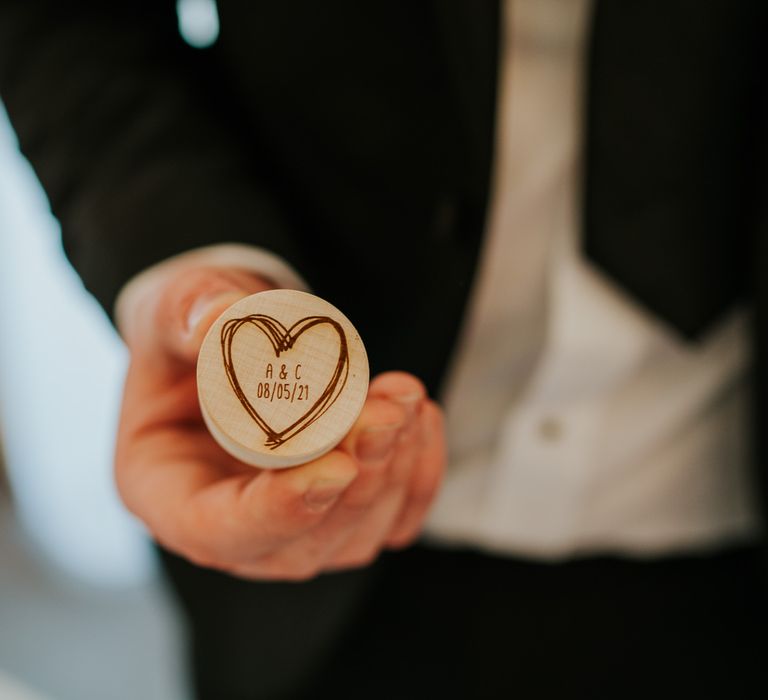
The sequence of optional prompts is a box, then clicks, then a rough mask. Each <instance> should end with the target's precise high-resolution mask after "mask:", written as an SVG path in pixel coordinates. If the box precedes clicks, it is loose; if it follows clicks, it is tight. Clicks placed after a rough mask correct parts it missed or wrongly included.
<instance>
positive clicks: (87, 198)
mask: <svg viewBox="0 0 768 700" xmlns="http://www.w3.org/2000/svg"><path fill="white" fill-rule="evenodd" d="M214 75H215V70H214V59H213V58H212V57H211V56H210V55H209V54H207V53H206V52H201V51H199V50H196V49H193V48H191V47H188V46H187V45H186V44H184V42H183V41H182V39H181V37H180V35H179V33H178V29H177V18H176V13H175V3H174V2H172V1H170V0H134V1H132V2H125V3H112V2H103V1H93V0H80V1H77V2H76V1H74V0H73V1H72V2H69V1H68V2H59V1H58V0H0V97H2V100H3V102H4V104H5V107H6V109H7V111H8V114H9V116H10V119H11V122H12V124H13V126H14V128H15V130H16V133H17V135H18V138H19V143H20V147H21V150H22V152H23V153H24V155H25V156H26V157H27V158H28V159H29V161H30V162H31V164H32V166H33V168H34V169H35V171H36V173H37V175H38V177H39V179H40V181H41V182H42V184H43V187H44V188H45V190H46V192H47V194H48V197H49V200H50V204H51V208H52V210H53V213H54V214H55V216H56V217H57V218H58V219H59V221H60V222H61V226H62V237H63V244H64V249H65V252H66V254H67V256H68V257H69V259H70V261H71V262H72V264H73V265H74V267H75V268H76V270H77V271H78V273H79V274H80V276H81V278H82V280H83V282H84V284H85V286H86V287H87V288H88V289H89V290H90V291H91V292H92V293H93V294H94V295H95V296H96V298H97V299H98V300H99V301H100V302H101V304H102V305H103V306H104V308H105V310H106V311H107V313H109V314H110V315H111V314H112V311H113V304H114V300H115V297H116V295H117V292H118V291H119V290H120V288H121V287H122V286H123V285H124V283H125V282H126V281H127V280H128V279H130V278H131V277H133V276H134V275H135V274H136V273H138V272H139V271H141V270H143V269H144V268H146V267H148V266H149V265H152V264H153V263H155V262H157V261H160V260H163V259H165V258H167V257H169V256H171V255H175V254H178V253H181V252H183V251H186V250H189V249H192V248H196V247H199V246H205V245H211V244H214V243H219V242H229V241H233V242H243V243H250V244H253V245H258V246H260V247H262V248H264V249H266V250H268V251H270V252H272V253H274V254H276V255H278V256H280V257H282V258H283V259H285V260H286V261H288V262H289V264H291V265H293V266H294V267H295V268H296V269H297V270H302V267H303V263H302V259H301V258H302V256H301V252H300V251H301V246H300V245H299V243H298V241H297V240H296V239H295V237H294V236H293V235H292V233H291V231H290V226H289V224H288V223H287V221H286V220H285V219H284V217H283V216H282V215H281V211H280V206H279V205H278V204H277V202H276V198H275V195H274V193H273V192H272V191H271V189H270V182H269V178H268V177H267V176H266V175H265V173H266V171H267V168H266V167H265V166H264V165H263V163H262V162H261V159H260V157H259V147H258V134H249V133H248V132H247V130H245V129H242V128H241V127H240V125H239V123H238V120H237V119H234V118H233V115H235V114H236V113H237V109H236V107H235V106H234V105H232V104H229V103H228V99H230V98H231V95H228V94H227V93H226V91H225V90H224V89H221V87H220V85H219V84H217V82H216V81H215V80H213V79H212V77H213V76H214Z"/></svg>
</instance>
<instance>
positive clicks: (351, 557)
mask: <svg viewBox="0 0 768 700" xmlns="http://www.w3.org/2000/svg"><path fill="white" fill-rule="evenodd" d="M378 556H379V548H378V547H375V548H373V549H371V548H366V549H361V550H359V551H354V550H353V551H351V552H349V553H344V554H342V555H340V556H338V557H336V558H335V559H334V560H333V566H334V568H340V569H363V568H365V567H366V566H370V565H371V564H373V563H374V562H375V561H376V559H378Z"/></svg>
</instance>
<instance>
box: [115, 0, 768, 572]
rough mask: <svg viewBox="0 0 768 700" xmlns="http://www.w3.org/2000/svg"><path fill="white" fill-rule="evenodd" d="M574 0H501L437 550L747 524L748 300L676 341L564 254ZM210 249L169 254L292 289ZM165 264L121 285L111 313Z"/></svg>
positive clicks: (280, 278) (750, 521) (750, 510)
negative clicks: (491, 153) (492, 103)
mask: <svg viewBox="0 0 768 700" xmlns="http://www.w3.org/2000/svg"><path fill="white" fill-rule="evenodd" d="M589 11H590V3H589V1H588V0H513V1H512V2H509V1H508V2H507V3H506V5H505V29H506V32H505V40H504V43H503V45H504V50H503V55H502V58H501V61H502V64H501V70H500V86H499V103H498V109H499V119H498V134H497V150H496V165H495V184H494V195H493V201H492V206H491V209H490V212H491V213H490V217H489V227H488V231H487V237H486V241H485V244H484V249H483V254H482V259H481V263H480V264H481V270H480V275H479V276H478V283H477V285H476V288H475V290H474V291H473V295H472V299H471V300H470V313H469V315H468V320H467V323H466V326H465V328H464V331H463V337H462V341H461V343H460V346H459V348H458V351H457V353H456V356H455V359H454V363H453V366H452V368H451V372H450V376H449V379H448V382H447V387H446V391H445V394H444V396H443V399H444V403H445V406H446V411H447V425H448V438H449V448H450V453H451V462H450V466H449V471H448V474H447V476H446V480H445V482H444V484H443V487H442V489H441V491H440V494H439V496H438V498H437V501H436V503H435V505H434V507H433V509H432V511H431V513H430V516H429V518H428V521H427V525H426V529H425V535H426V537H427V538H428V539H430V540H431V541H433V542H434V543H436V544H441V543H442V544H449V545H450V544H455V543H463V544H468V545H472V546H476V547H480V548H484V549H487V550H489V551H494V552H500V553H508V554H521V555H527V556H531V557H538V558H560V557H563V556H570V555H573V554H577V553H580V552H590V553H594V552H619V553H625V554H631V555H641V556H642V555H650V554H660V553H664V552H672V551H679V550H690V549H700V548H706V547H713V546H717V545H719V544H721V543H725V542H728V541H735V540H739V539H746V538H749V537H751V536H753V535H754V534H755V533H756V532H757V530H758V528H759V524H758V520H757V515H756V508H755V506H754V504H753V502H752V499H751V496H750V494H751V488H750V484H749V483H748V478H747V474H748V466H749V465H748V461H749V458H748V445H749V436H748V434H747V426H748V422H749V421H748V420H747V371H748V368H749V365H750V358H749V357H748V353H747V343H746V315H745V313H744V312H739V313H735V314H734V315H733V316H732V317H730V318H728V319H726V320H724V321H723V323H722V324H721V325H720V327H719V328H717V329H716V330H715V331H713V332H712V333H711V334H710V336H709V337H707V338H706V339H705V340H704V341H703V342H701V343H699V344H697V345H691V344H686V343H685V342H683V341H682V340H681V339H680V338H679V337H677V336H676V334H675V333H674V332H673V331H672V330H671V329H669V328H667V327H665V326H664V325H663V324H661V323H660V322H659V321H658V320H657V319H655V318H652V317H651V316H650V315H649V314H647V313H646V312H644V311H643V310H642V309H641V308H640V306H638V305H637V304H636V303H635V302H634V301H633V300H631V299H630V298H628V297H627V296H626V295H625V294H623V293H622V292H621V291H620V290H618V289H616V288H614V287H613V286H612V285H611V284H610V283H609V282H608V281H607V280H606V279H605V278H604V277H603V276H602V275H601V274H600V273H599V271H597V270H596V269H594V268H593V267H592V266H591V265H590V264H589V263H588V262H587V261H586V260H585V259H584V258H583V256H582V255H581V253H580V250H579V245H578V240H579V239H578V236H579V234H580V232H579V230H578V225H577V222H578V220H579V217H578V215H579V210H578V200H579V194H580V193H579V188H580V163H579V151H580V146H581V109H582V104H581V93H582V87H583V67H584V61H583V58H584V47H585V39H586V33H587V29H588V24H589ZM617 235H621V232H620V231H619V232H617ZM222 249H225V250H226V254H222V253H219V252H217V251H219V250H220V248H219V247H218V246H213V247H211V248H209V249H202V250H200V251H192V252H190V253H187V254H183V255H182V256H178V257H177V258H176V259H175V260H176V261H177V264H178V261H180V260H181V261H183V260H193V261H194V263H195V264H196V263H198V262H200V261H202V260H206V262H212V263H215V264H230V262H229V261H230V260H232V263H231V264H236V265H237V266H239V267H250V268H251V269H254V270H256V271H261V272H262V273H263V274H264V275H266V276H268V277H270V278H272V279H273V280H275V281H276V282H278V283H279V284H281V285H282V286H286V287H297V288H306V285H305V284H304V283H303V282H302V281H301V278H300V277H299V276H298V275H297V274H296V272H295V271H292V270H290V269H289V268H287V266H286V265H285V263H282V262H280V261H278V260H277V259H276V258H274V256H270V255H269V254H267V253H265V252H264V251H260V250H258V249H253V248H248V247H245V246H234V245H227V246H224V247H223V248H222ZM264 255H266V257H261V258H260V257H258V256H264ZM254 256H256V257H254ZM163 269H164V264H161V265H160V266H156V267H155V268H153V272H152V273H151V276H149V275H147V273H145V275H147V277H144V281H142V276H140V277H139V278H137V279H135V280H134V281H133V282H131V283H130V284H129V286H128V288H127V291H126V292H125V293H124V294H122V295H121V297H120V299H119V304H118V308H119V309H121V308H122V309H123V310H124V308H125V307H127V306H129V305H131V304H133V303H136V300H137V299H139V298H140V296H141V294H142V293H143V292H141V288H142V287H143V288H145V289H149V283H148V282H147V281H146V280H147V279H148V278H151V279H154V280H155V282H156V283H157V281H159V280H160V279H161V275H162V274H163ZM119 318H120V314H119V315H118V319H119Z"/></svg>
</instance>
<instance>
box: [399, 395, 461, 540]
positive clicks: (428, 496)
mask: <svg viewBox="0 0 768 700" xmlns="http://www.w3.org/2000/svg"><path fill="white" fill-rule="evenodd" d="M420 423H421V435H422V441H423V442H422V446H421V450H420V452H419V459H418V464H417V465H416V466H415V468H414V470H413V473H412V477H411V481H410V484H409V488H408V495H407V497H406V499H405V505H404V507H403V510H402V512H401V513H400V515H399V516H398V518H397V520H396V522H395V524H394V526H393V528H392V530H391V532H390V534H389V537H388V538H387V546H389V547H392V548H402V547H405V546H408V545H409V544H411V543H412V542H413V541H414V540H415V539H416V538H417V537H418V536H419V533H420V532H421V528H422V526H423V523H424V519H425V517H426V515H427V512H428V510H429V506H430V505H431V504H432V501H433V500H434V498H435V495H436V494H437V490H438V488H439V487H440V482H441V480H442V477H443V472H444V470H445V464H446V460H447V455H446V449H445V436H444V425H443V414H442V411H441V410H440V408H439V407H438V405H437V404H436V403H434V402H433V401H426V402H425V403H424V405H423V406H422V409H421V416H420Z"/></svg>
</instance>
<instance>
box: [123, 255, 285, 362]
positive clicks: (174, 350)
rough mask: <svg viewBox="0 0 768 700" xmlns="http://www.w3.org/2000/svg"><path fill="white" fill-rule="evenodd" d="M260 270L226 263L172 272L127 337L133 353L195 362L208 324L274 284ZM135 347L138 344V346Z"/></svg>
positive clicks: (172, 360)
mask: <svg viewBox="0 0 768 700" xmlns="http://www.w3.org/2000/svg"><path fill="white" fill-rule="evenodd" d="M273 287H274V284H272V283H271V282H270V281H269V280H267V279H265V278H263V277H260V276H259V275H257V274H255V273H252V272H249V271H247V270H242V269H240V268H229V267H196V268H193V269H185V270H181V271H175V273H174V274H170V275H169V276H168V278H167V279H166V280H164V281H163V284H162V285H161V287H160V289H159V291H158V293H157V294H156V295H153V296H154V300H153V301H154V303H153V304H151V305H150V307H149V308H146V307H145V312H144V313H143V314H142V315H143V316H144V318H143V319H141V320H140V321H143V322H138V323H136V324H134V329H135V333H134V334H133V335H134V337H133V338H130V339H127V342H128V345H129V347H130V349H131V351H132V352H133V351H134V350H135V349H136V350H139V351H142V352H143V351H147V352H149V353H152V354H153V355H154V356H155V357H157V353H158V352H159V353H161V354H162V355H165V356H166V357H167V359H169V360H170V361H171V362H174V361H175V362H180V363H182V364H194V363H195V362H196V361H197V354H198V352H199V350H200V345H201V344H202V342H203V338H204V337H205V334H206V333H207V332H208V329H209V328H210V327H211V324H212V323H213V322H214V321H215V320H216V319H217V318H218V317H219V316H220V315H221V313H222V312H223V311H224V310H225V309H227V307H229V306H231V305H232V304H234V303H235V302H236V301H238V300H239V299H242V298H243V297H246V296H248V295H250V294H255V293H257V292H263V291H265V290H267V289H272V288H273ZM137 346H138V347H137Z"/></svg>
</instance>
